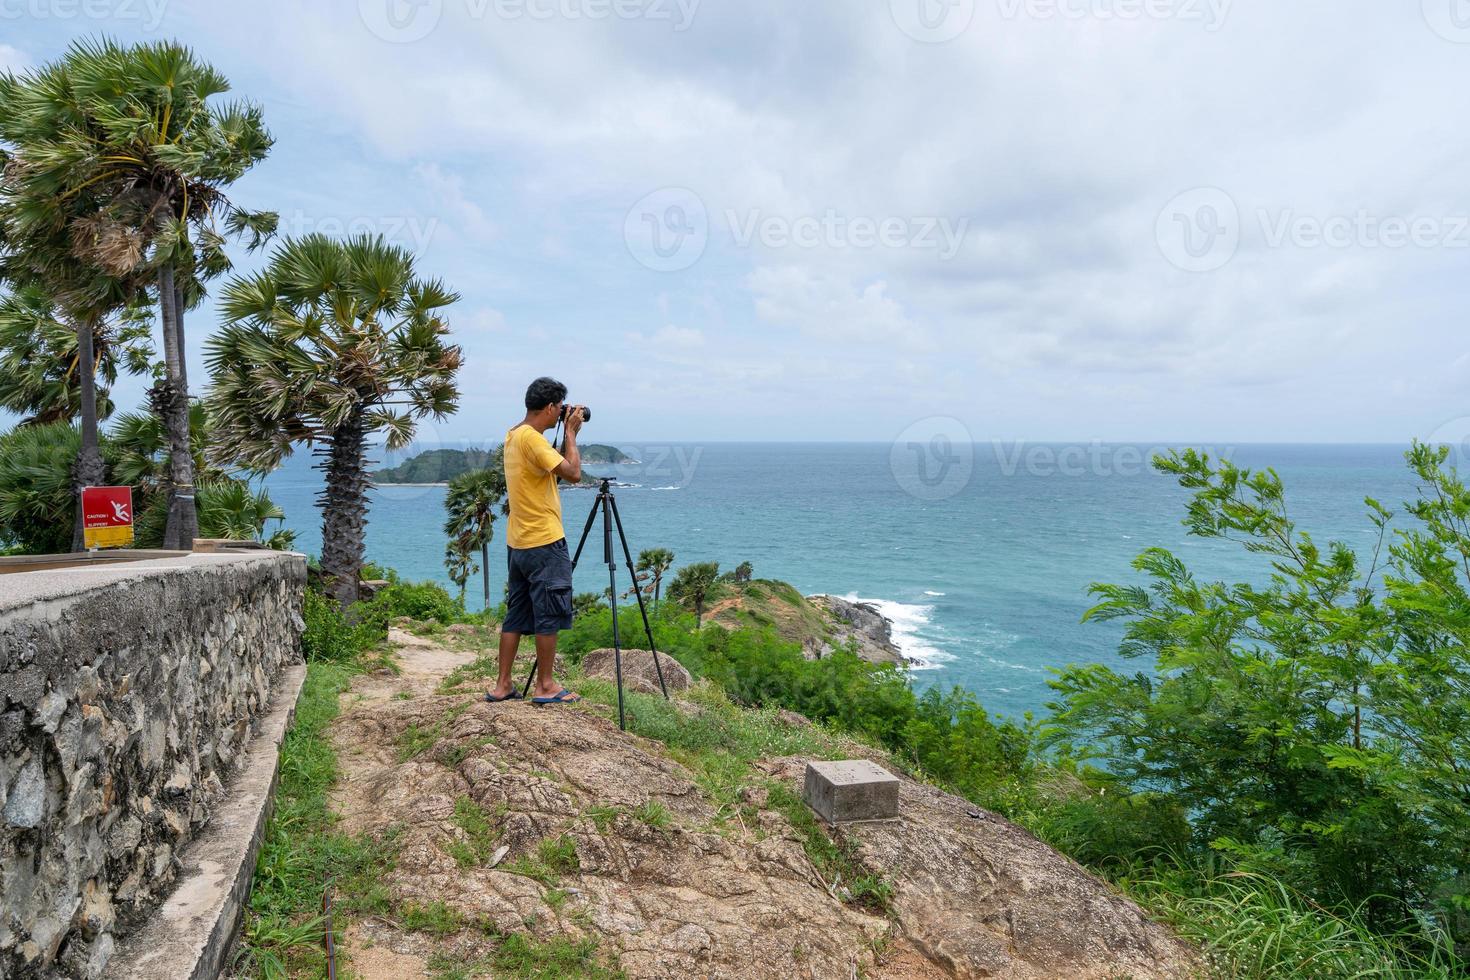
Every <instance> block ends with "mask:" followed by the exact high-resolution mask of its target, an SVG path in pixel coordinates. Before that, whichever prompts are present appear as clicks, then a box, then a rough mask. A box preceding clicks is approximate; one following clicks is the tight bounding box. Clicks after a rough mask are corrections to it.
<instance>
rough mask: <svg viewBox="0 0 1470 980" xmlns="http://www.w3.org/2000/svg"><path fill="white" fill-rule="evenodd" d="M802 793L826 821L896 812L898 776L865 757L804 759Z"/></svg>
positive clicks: (872, 817) (886, 816) (890, 815)
mask: <svg viewBox="0 0 1470 980" xmlns="http://www.w3.org/2000/svg"><path fill="white" fill-rule="evenodd" d="M802 796H803V797H804V798H805V799H806V803H807V806H809V807H811V808H812V809H813V810H815V811H816V813H817V816H819V817H821V818H822V819H823V820H825V821H827V822H828V823H833V824H835V823H848V822H851V821H854V820H892V819H894V818H896V817H897V816H898V777H897V776H895V775H893V773H891V772H889V771H888V770H887V769H884V768H883V767H882V766H880V765H878V764H877V763H876V762H871V761H869V760H867V759H849V760H846V761H843V762H809V763H807V766H806V782H805V784H804V785H803V787H802Z"/></svg>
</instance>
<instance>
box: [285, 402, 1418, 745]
mask: <svg viewBox="0 0 1470 980" xmlns="http://www.w3.org/2000/svg"><path fill="white" fill-rule="evenodd" d="M924 435H925V438H920V439H915V440H909V441H902V440H901V441H898V442H892V443H889V442H883V443H877V442H838V441H832V442H760V443H754V442H726V441H716V440H708V441H702V442H700V443H697V444H696V443H677V442H654V441H647V442H629V441H622V440H609V441H607V442H606V443H604V444H606V445H613V446H616V447H617V448H619V449H620V450H622V451H623V452H625V453H627V454H628V455H629V456H632V457H633V458H634V459H636V460H637V462H636V463H622V464H605V465H601V466H590V465H589V466H588V467H586V470H587V471H588V472H593V473H596V474H598V475H608V476H611V477H613V478H614V481H615V482H614V488H615V494H616V497H617V501H618V506H619V510H620V512H621V514H622V517H623V523H624V526H625V530H626V533H627V536H628V543H629V547H630V548H631V549H632V551H633V556H634V558H635V560H636V558H637V554H638V552H639V551H640V550H642V549H644V548H652V547H667V548H670V549H672V550H673V551H674V554H675V556H676V560H675V566H676V567H678V566H682V565H684V564H688V563H690V562H695V561H717V562H719V563H720V566H721V569H722V570H727V569H733V568H734V567H735V566H736V565H737V564H739V563H740V562H742V561H749V562H751V563H752V565H753V566H754V572H755V575H756V576H757V577H762V578H776V579H782V580H785V581H788V582H790V583H792V584H793V585H794V586H796V587H797V588H798V589H800V590H801V591H802V592H803V593H804V594H812V593H818V592H824V593H830V594H832V595H838V596H843V597H846V598H849V599H857V600H862V601H866V602H871V603H874V604H875V605H876V606H877V607H878V608H879V609H880V610H881V611H882V613H883V614H884V615H885V616H886V617H887V618H888V619H889V620H890V621H891V623H892V624H893V636H894V641H895V642H896V643H897V645H898V646H899V648H900V649H901V650H903V652H904V654H905V656H907V657H908V658H910V659H911V660H912V661H913V663H912V676H913V680H914V684H915V686H916V687H927V686H929V685H933V684H940V685H945V686H949V685H961V686H963V687H965V688H966V689H967V690H969V691H971V692H973V693H974V694H975V695H976V696H977V697H978V698H979V699H980V700H981V702H982V703H983V704H985V705H986V707H987V708H989V709H990V710H992V711H995V712H997V713H1000V714H1005V715H1009V716H1018V715H1021V714H1023V713H1025V712H1028V711H1041V710H1043V709H1044V707H1045V705H1046V703H1047V700H1048V695H1049V689H1048V688H1047V685H1046V680H1047V678H1048V676H1049V671H1050V670H1051V669H1053V668H1056V667H1060V666H1063V665H1065V664H1068V663H1076V662H1102V663H1108V664H1111V665H1113V666H1114V667H1118V668H1122V669H1127V670H1129V671H1136V670H1146V669H1148V666H1149V665H1147V664H1145V663H1139V662H1132V663H1130V662H1129V661H1126V660H1125V659H1123V658H1121V657H1120V656H1119V655H1118V653H1117V649H1118V642H1119V640H1120V638H1121V636H1122V632H1123V625H1122V624H1120V623H1096V622H1092V623H1083V622H1082V617H1083V614H1084V613H1085V612H1086V610H1087V609H1088V608H1089V607H1090V606H1091V605H1092V604H1093V600H1092V598H1091V597H1090V596H1089V594H1088V591H1087V590H1088V586H1089V585H1090V584H1091V583H1093V582H1114V583H1141V582H1142V581H1143V578H1142V576H1141V575H1140V574H1139V573H1137V572H1135V571H1134V570H1133V569H1132V568H1131V565H1130V563H1131V562H1132V560H1133V559H1134V558H1135V557H1136V556H1137V555H1138V553H1139V552H1141V551H1143V550H1144V549H1145V548H1149V547H1155V546H1158V547H1165V548H1168V549H1170V550H1172V551H1174V552H1175V553H1176V554H1178V555H1179V556H1180V557H1181V558H1182V559H1183V560H1184V561H1185V562H1186V563H1188V565H1189V567H1190V568H1191V570H1192V571H1194V572H1195V574H1196V575H1197V576H1199V577H1201V578H1207V579H1221V580H1225V581H1231V582H1234V581H1253V582H1259V581H1262V580H1264V578H1265V577H1266V576H1267V575H1269V568H1268V566H1267V564H1266V562H1265V561H1264V560H1262V557H1261V556H1258V555H1250V554H1247V553H1246V552H1245V551H1244V549H1243V548H1241V547H1240V545H1239V544H1236V543H1233V542H1226V541H1219V540H1205V539H1200V538H1197V537H1191V536H1190V535H1189V534H1188V533H1187V531H1186V529H1185V528H1184V526H1183V525H1182V523H1181V521H1182V519H1183V517H1184V514H1185V508H1186V505H1187V503H1188V500H1189V496H1190V495H1189V493H1188V492H1187V491H1185V490H1183V489H1181V488H1179V487H1178V486H1177V484H1176V483H1175V481H1174V480H1172V479H1171V478H1169V477H1167V476H1164V475H1162V474H1159V473H1157V472H1155V471H1154V470H1153V469H1152V467H1151V466H1149V464H1148V460H1149V458H1150V455H1151V454H1152V453H1153V452H1155V451H1161V450H1164V449H1167V448H1185V447H1186V446H1192V447H1194V448H1201V449H1206V450H1208V451H1211V452H1212V454H1213V455H1218V456H1225V457H1227V458H1230V459H1232V460H1233V461H1234V462H1236V463H1237V464H1239V465H1241V466H1245V467H1249V468H1251V469H1263V468H1266V467H1271V468H1274V469H1275V470H1276V471H1277V472H1278V474H1279V475H1280V476H1281V478H1282V480H1283V482H1284V484H1285V488H1286V501H1287V509H1288V514H1289V515H1290V516H1291V517H1292V519H1294V520H1295V521H1296V522H1297V524H1298V527H1299V529H1300V530H1303V531H1307V532H1309V533H1311V534H1312V536H1313V537H1314V539H1316V540H1317V541H1318V542H1320V543H1325V542H1327V541H1328V540H1342V541H1345V542H1347V543H1348V544H1349V545H1357V546H1362V545H1366V544H1370V543H1371V542H1372V540H1373V538H1372V536H1371V535H1372V533H1373V529H1372V525H1371V524H1370V523H1369V522H1368V520H1367V517H1366V509H1365V508H1364V506H1363V498H1364V497H1365V496H1373V497H1375V498H1377V499H1379V500H1380V501H1382V502H1383V503H1384V504H1385V505H1387V506H1388V507H1389V508H1390V510H1399V509H1400V508H1399V504H1400V502H1401V501H1403V500H1406V499H1411V498H1412V497H1413V496H1414V494H1415V479H1414V476H1413V474H1412V473H1411V472H1410V471H1409V470H1408V469H1407V467H1406V466H1405V465H1404V462H1403V452H1404V451H1405V450H1406V449H1407V448H1408V446H1407V444H1392V443H1240V444H1219V445H1215V446H1210V445H1206V444H1193V443H1183V442H1130V443H1101V442H1089V443H1065V442H1045V443H1042V442H1027V443H1003V442H990V443H983V442H974V443H969V442H965V441H963V440H958V439H953V440H946V439H945V438H944V433H943V432H942V431H941V432H937V433H925V434H924ZM585 441H586V442H588V443H592V442H600V440H597V439H595V438H588V439H586V440H585ZM497 443H498V440H497V441H488V442H476V441H465V442H446V443H438V444H435V445H433V446H427V445H417V446H412V447H409V448H408V449H406V450H399V451H395V452H380V453H379V454H377V458H378V459H379V460H380V462H379V463H378V464H377V466H375V467H374V468H385V467H387V466H392V465H396V464H397V463H400V462H402V461H403V460H405V459H408V458H410V457H412V456H414V455H416V454H417V453H419V452H421V451H424V450H426V449H429V448H455V449H462V448H468V447H471V446H474V447H487V446H494V445H496V444H497ZM313 463H314V459H313V457H312V456H311V454H310V453H309V452H308V453H301V452H298V453H297V454H296V455H295V456H293V457H292V458H290V459H288V460H287V461H286V462H285V464H284V465H283V466H282V467H280V468H279V469H278V470H276V471H275V472H273V473H271V474H270V475H269V476H268V477H266V479H265V485H266V487H267V488H268V490H269V491H270V493H271V496H272V497H273V498H274V499H275V501H276V503H277V504H278V505H280V506H281V507H282V508H283V510H284V511H285V513H286V518H285V521H284V525H285V526H286V527H289V528H291V529H292V530H294V531H296V533H297V548H298V549H300V550H302V551H305V552H307V553H308V554H314V553H316V552H317V551H319V548H320V516H319V512H318V511H317V509H316V507H315V504H314V500H315V496H316V493H317V492H318V491H319V490H320V488H321V474H320V472H319V471H318V470H316V469H314V468H313ZM444 495H445V488H444V486H443V485H442V484H384V485H381V486H379V487H377V488H376V489H374V490H373V491H372V495H371V508H370V511H369V515H368V521H369V523H368V530H367V557H368V559H369V560H370V561H373V562H377V563H379V564H382V565H385V566H389V567H392V568H394V569H396V570H397V571H398V573H399V574H400V575H402V576H403V577H404V578H406V579H410V580H429V581H435V582H438V583H440V584H442V585H444V586H446V587H447V588H450V589H451V590H453V589H454V586H453V585H452V584H451V583H450V581H449V578H448V575H447V573H446V571H445V567H444V563H443V551H444V542H445V536H444V533H443V530H442V524H443V521H444V516H445V515H444V509H443V502H444ZM593 499H594V492H593V490H592V489H590V488H585V487H577V488H565V489H564V490H563V493H562V507H563V522H564V525H565V527H566V528H567V532H568V538H569V543H570V545H571V546H573V547H575V545H576V541H577V538H578V536H579V535H580V532H581V529H582V527H583V524H584V523H585V520H586V515H587V512H588V509H589V508H590V506H591V504H592V501H593ZM614 543H615V545H616V542H614ZM587 548H588V550H587V552H585V553H584V556H583V559H582V562H581V564H580V565H579V567H578V569H577V571H576V575H575V586H576V589H577V591H579V592H601V591H602V590H603V589H605V588H606V587H607V583H608V580H607V569H606V566H605V565H604V564H603V563H602V555H601V542H600V538H598V537H597V535H596V534H594V535H593V538H592V539H591V540H590V541H589V542H588V545H587ZM616 558H617V562H618V566H619V567H618V583H619V588H620V591H621V590H623V589H625V588H626V587H627V585H628V582H627V573H626V569H625V568H624V567H623V565H622V556H621V555H620V554H619V555H617V556H616ZM504 580H505V545H504V529H503V526H499V525H497V527H496V533H495V538H494V540H493V541H492V544H491V552H490V589H491V603H492V604H494V603H496V602H498V601H499V600H500V596H501V594H502V588H503V585H504ZM467 603H468V605H469V607H470V608H471V609H478V608H479V607H480V579H479V576H478V575H476V576H475V577H474V578H473V579H472V580H471V583H470V587H469V589H468V590H467Z"/></svg>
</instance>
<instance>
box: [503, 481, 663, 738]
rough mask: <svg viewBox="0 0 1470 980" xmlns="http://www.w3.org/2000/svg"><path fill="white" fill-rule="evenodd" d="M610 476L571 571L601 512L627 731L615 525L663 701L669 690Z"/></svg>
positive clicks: (615, 666)
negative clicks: (615, 560)
mask: <svg viewBox="0 0 1470 980" xmlns="http://www.w3.org/2000/svg"><path fill="white" fill-rule="evenodd" d="M611 482H612V478H611V477H606V476H605V477H603V478H602V485H601V486H599V487H598V488H597V499H596V500H594V501H593V502H592V510H591V512H590V513H588V515H587V523H586V525H584V526H583V528H582V538H581V540H580V541H578V542H577V550H576V551H575V552H574V553H573V554H572V569H573V570H575V569H576V567H577V562H578V561H579V560H580V559H581V557H582V549H583V548H584V547H585V546H586V544H587V535H588V534H590V533H591V532H592V522H593V521H595V520H596V519H597V512H598V511H599V510H600V511H602V560H603V561H604V562H606V563H607V584H608V590H607V601H608V605H609V606H611V607H612V633H613V671H614V673H615V674H616V675H617V679H618V727H619V728H621V729H623V730H625V731H626V730H627V727H628V726H627V724H626V723H625V722H624V719H623V645H622V641H621V639H620V638H619V636H618V567H617V564H616V563H615V562H614V561H613V547H612V529H613V525H617V529H618V540H619V541H621V542H622V545H623V559H624V560H625V561H626V562H627V563H628V575H629V576H630V577H631V578H632V579H633V594H634V595H635V596H637V597H638V612H639V613H640V614H641V615H642V616H643V632H644V633H645V634H646V635H647V636H648V649H649V651H650V652H651V653H652V654H653V669H654V670H655V671H657V672H658V687H659V690H660V691H662V692H663V694H664V700H665V701H667V700H668V699H669V689H668V687H667V686H666V685H665V684H664V668H663V665H662V664H660V663H659V661H658V648H656V647H655V646H654V645H653V627H651V626H649V625H648V609H647V608H646V607H645V606H644V605H643V590H642V589H640V588H638V573H637V572H636V571H634V569H633V555H632V554H631V553H630V552H629V551H628V536H627V535H625V534H624V533H623V519H622V517H620V516H619V515H618V502H617V500H616V499H615V498H614V497H613V493H612V489H611V486H610V484H611ZM535 676H536V667H535V665H532V667H531V673H530V674H528V675H527V676H526V687H525V690H523V691H522V692H521V697H525V696H526V695H527V694H529V693H530V691H531V681H532V679H533V678H535Z"/></svg>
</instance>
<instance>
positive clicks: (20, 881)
mask: <svg viewBox="0 0 1470 980" xmlns="http://www.w3.org/2000/svg"><path fill="white" fill-rule="evenodd" d="M305 578H306V566H305V561H304V560H303V559H302V558H301V557H300V556H299V555H297V556H288V555H282V554H280V553H277V552H263V553H262V552H256V553H246V554H218V555H192V556H185V557H179V558H173V559H168V560H162V561H148V562H138V563H127V564H115V565H108V566H105V567H100V568H84V569H69V570H61V571H54V572H29V573H22V574H16V575H10V576H6V577H5V580H4V581H5V585H6V592H5V595H4V597H3V598H0V976H5V977H17V978H30V977H43V976H44V977H81V976H89V977H90V976H97V975H99V974H100V973H101V971H102V970H103V969H104V968H105V965H106V963H107V961H108V958H109V956H110V955H111V952H112V950H113V946H114V940H115V937H116V936H118V935H121V934H122V933H125V932H126V931H127V930H128V929H129V928H130V927H131V926H133V925H134V924H136V923H137V922H138V921H140V920H141V919H142V918H143V917H144V916H145V915H146V914H147V913H148V912H149V911H150V910H151V909H153V908H154V907H155V906H156V905H157V904H158V903H159V902H160V901H161V899H162V898H163V896H164V895H165V894H166V893H167V891H168V889H169V886H170V885H171V883H172V882H173V880H174V877H175V874H176V872H177V868H178V861H179V859H178V854H179V850H180V848H181V846H182V845H183V844H184V843H185V842H187V841H189V840H190V839H191V837H192V836H193V834H194V832H195V831H196V830H197V829H198V828H199V827H200V826H201V825H203V824H204V823H205V822H206V821H207V820H209V818H210V814H211V813H212V812H213V810H214V808H215V806H216V804H217V803H218V801H219V799H220V797H221V794H222V792H223V786H224V781H225V780H226V779H227V778H228V776H229V775H230V773H231V771H232V769H233V768H234V765H235V763H236V761H237V756H238V755H239V753H240V752H241V750H242V748H243V746H244V745H245V743H246V741H247V740H248V739H249V736H250V732H251V726H252V723H253V721H254V720H255V719H256V718H257V716H258V715H260V714H261V713H262V712H263V711H264V710H265V709H266V707H267V705H268V704H269V702H270V699H271V693H272V687H273V684H274V683H275V679H276V677H277V676H278V675H279V674H280V673H281V668H282V666H283V665H284V664H286V663H289V662H293V661H298V660H299V659H300V644H299V638H300V635H301V629H302V621H301V596H302V587H303V584H304V582H305Z"/></svg>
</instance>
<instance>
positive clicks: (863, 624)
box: [806, 594, 905, 664]
mask: <svg viewBox="0 0 1470 980" xmlns="http://www.w3.org/2000/svg"><path fill="white" fill-rule="evenodd" d="M806 598H807V601H808V602H810V603H812V604H813V605H814V606H816V607H817V608H818V609H820V610H821V611H822V612H823V613H824V614H825V615H826V616H827V619H828V621H829V622H830V623H831V624H832V636H831V637H830V638H829V639H828V640H827V641H826V642H824V643H822V644H821V645H820V646H818V645H817V644H816V643H815V642H812V643H809V644H807V645H806V656H807V659H808V660H820V659H821V658H822V657H825V656H827V655H828V654H830V653H831V652H832V651H833V650H834V649H836V648H837V647H839V646H841V645H843V644H845V643H847V642H849V641H854V642H856V643H857V654H858V656H859V657H861V658H862V659H864V660H866V661H868V662H869V663H875V664H902V663H904V662H905V660H904V656H903V652H902V651H901V650H899V649H898V646H897V644H895V643H894V642H893V624H892V623H891V622H890V621H889V620H888V618H887V617H886V616H884V615H883V614H882V613H881V612H879V611H878V607H877V606H875V605H873V604H872V603H871V602H853V601H851V600H848V599H839V598H838V597H837V596H834V595H820V594H819V595H809V596H807V597H806Z"/></svg>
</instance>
